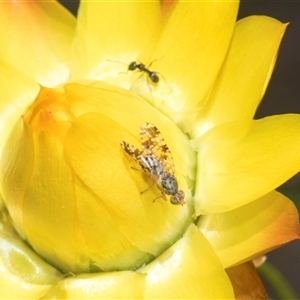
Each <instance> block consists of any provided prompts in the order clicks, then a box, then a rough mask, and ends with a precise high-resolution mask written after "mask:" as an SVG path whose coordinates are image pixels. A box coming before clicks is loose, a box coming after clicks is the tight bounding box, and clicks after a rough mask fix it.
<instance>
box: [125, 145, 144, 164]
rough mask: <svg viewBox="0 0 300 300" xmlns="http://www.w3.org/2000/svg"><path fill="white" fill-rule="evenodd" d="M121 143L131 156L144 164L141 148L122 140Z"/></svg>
mask: <svg viewBox="0 0 300 300" xmlns="http://www.w3.org/2000/svg"><path fill="white" fill-rule="evenodd" d="M120 144H121V146H122V148H123V149H124V150H125V152H126V153H127V154H129V156H131V157H132V158H133V159H134V160H135V161H136V162H137V163H139V164H140V165H141V166H143V164H142V163H141V157H142V156H143V152H142V151H141V150H139V149H138V148H136V147H134V146H133V145H131V144H128V143H126V142H124V141H122V142H121V143H120Z"/></svg>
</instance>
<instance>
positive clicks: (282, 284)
mask: <svg viewBox="0 0 300 300" xmlns="http://www.w3.org/2000/svg"><path fill="white" fill-rule="evenodd" d="M257 271H258V273H259V275H261V277H263V278H264V279H265V281H266V282H267V283H268V284H269V285H270V287H272V289H273V291H274V292H275V294H276V295H277V297H278V298H277V299H279V300H281V299H282V300H284V299H299V296H298V295H297V294H296V292H295V291H294V289H293V288H292V287H291V285H290V284H289V282H288V281H287V280H286V279H285V278H284V276H283V275H282V274H281V273H280V272H279V271H278V270H277V269H276V268H275V267H274V266H273V265H272V264H270V263H268V262H265V263H263V264H262V265H261V266H260V267H259V268H257Z"/></svg>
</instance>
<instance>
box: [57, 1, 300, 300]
mask: <svg viewBox="0 0 300 300" xmlns="http://www.w3.org/2000/svg"><path fill="white" fill-rule="evenodd" d="M60 2H61V3H62V4H63V5H64V6H66V7H67V8H68V9H69V10H70V11H71V12H72V13H73V14H74V15H76V13H77V10H78V5H79V2H78V1H68V0H61V1H60ZM249 15H267V16H270V17H273V18H276V19H278V20H279V21H281V22H284V23H287V22H290V24H289V26H288V28H287V31H286V34H285V36H284V38H283V41H282V44H281V48H280V51H279V55H278V59H277V64H276V66H275V69H274V73H273V75H272V78H271V82H270V84H269V86H268V88H267V91H266V94H265V96H264V98H263V101H262V103H261V105H260V107H259V108H258V111H257V113H256V116H255V118H262V117H265V116H268V115H274V114H282V113H300V1H274V0H273V1H271V0H265V1H261V0H252V1H251V0H241V4H240V10H239V15H238V19H241V18H244V17H246V16H249ZM299 130H300V128H299ZM299 151H300V149H299ZM278 191H280V192H281V193H283V194H285V195H286V196H288V197H289V198H290V199H292V200H293V201H294V202H295V204H296V206H297V207H298V210H299V208H300V174H297V175H296V176H294V177H293V178H292V179H291V180H289V181H288V182H286V183H285V184H284V185H282V186H281V187H279V188H278ZM267 259H268V262H270V263H272V264H273V265H274V266H275V267H276V268H277V269H278V270H279V271H280V272H281V273H282V274H283V276H284V277H285V278H286V279H287V280H288V282H289V283H290V284H291V286H292V287H293V288H294V290H295V291H296V292H297V294H298V295H300V241H295V242H292V243H290V244H288V245H286V246H284V247H282V248H280V249H278V250H275V251H273V252H271V253H269V254H268V258H267ZM264 283H265V285H266V287H267V292H268V295H269V297H270V298H272V299H279V298H278V296H277V295H276V294H275V293H274V290H273V288H272V287H270V286H268V284H267V283H266V282H265V281H264ZM299 299H300V298H299Z"/></svg>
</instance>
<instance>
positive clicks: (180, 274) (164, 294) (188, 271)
mask: <svg viewBox="0 0 300 300" xmlns="http://www.w3.org/2000/svg"><path fill="white" fill-rule="evenodd" d="M141 271H142V272H145V273H147V277H146V288H145V299H233V298H234V295H233V290H232V287H231V284H230V282H229V279H228V277H227V275H226V273H225V271H224V269H223V268H222V267H221V264H220V262H219V260H218V259H217V257H216V255H215V253H214V252H213V250H212V248H211V246H210V244H209V243H208V242H207V240H206V239H205V238H204V237H203V235H202V234H201V232H199V230H198V229H197V228H196V226H195V225H194V224H192V225H190V227H189V228H188V230H187V231H186V233H185V234H184V236H183V238H182V239H181V240H179V241H178V242H176V243H175V244H174V245H173V246H171V247H170V248H169V249H168V250H167V251H166V252H164V253H163V254H162V255H161V256H160V257H158V258H156V259H155V260H154V261H153V262H151V263H150V264H149V265H147V266H146V267H144V268H143V269H142V270H141Z"/></svg>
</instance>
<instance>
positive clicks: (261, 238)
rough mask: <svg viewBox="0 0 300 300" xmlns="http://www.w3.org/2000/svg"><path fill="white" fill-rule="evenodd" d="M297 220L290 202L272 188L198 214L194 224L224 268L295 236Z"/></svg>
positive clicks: (270, 248)
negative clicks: (228, 207) (221, 210)
mask: <svg viewBox="0 0 300 300" xmlns="http://www.w3.org/2000/svg"><path fill="white" fill-rule="evenodd" d="M298 219H299V216H298V211H297V209H296V207H295V205H294V204H293V202H292V201H290V200H289V199H288V198H286V197H284V196H283V195H281V194H280V193H278V192H275V191H273V192H272V193H269V194H267V195H266V196H263V197H262V198H260V199H257V200H256V201H253V202H252V203H250V204H247V205H244V206H242V207H240V208H237V209H235V210H232V211H229V212H226V213H220V214H211V215H206V216H201V217H200V219H199V222H198V227H199V228H200V230H201V231H202V233H203V234H204V236H205V237H206V238H207V239H208V241H209V242H210V244H211V245H212V247H213V248H214V250H215V252H216V253H217V255H218V256H219V258H220V260H221V262H222V264H223V266H224V268H227V267H230V266H233V265H237V264H239V263H241V262H245V261H248V260H250V259H252V258H255V257H257V256H259V255H262V254H264V253H266V252H268V251H271V250H273V249H275V248H277V247H280V246H282V245H283V244H285V243H288V242H290V241H292V240H295V239H299V223H298V222H299V221H298Z"/></svg>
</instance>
